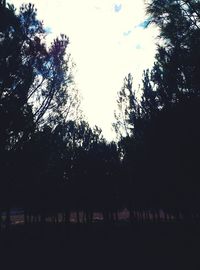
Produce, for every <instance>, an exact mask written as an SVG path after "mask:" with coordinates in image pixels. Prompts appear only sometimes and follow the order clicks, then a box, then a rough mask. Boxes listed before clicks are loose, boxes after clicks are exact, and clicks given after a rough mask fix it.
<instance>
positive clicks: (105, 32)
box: [9, 0, 157, 139]
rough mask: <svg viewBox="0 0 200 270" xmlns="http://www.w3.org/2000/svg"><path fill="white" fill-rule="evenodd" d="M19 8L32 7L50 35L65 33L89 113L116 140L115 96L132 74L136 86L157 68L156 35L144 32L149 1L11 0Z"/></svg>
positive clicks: (85, 109) (151, 29) (88, 115)
mask: <svg viewBox="0 0 200 270" xmlns="http://www.w3.org/2000/svg"><path fill="white" fill-rule="evenodd" d="M9 2H10V3H11V2H12V3H14V5H15V6H16V7H17V6H19V5H21V4H22V3H29V2H31V3H33V4H35V6H36V8H37V9H38V17H39V18H40V19H42V20H43V21H44V24H45V27H47V28H49V29H51V32H52V34H51V37H52V39H53V37H54V36H57V35H59V34H60V33H64V34H66V35H67V36H68V37H69V39H70V48H69V49H70V52H71V54H72V58H73V59H74V62H75V63H76V70H77V71H76V74H75V82H76V84H77V87H78V88H79V89H80V92H81V95H82V97H83V101H82V106H83V110H84V114H85V115H86V117H87V118H88V121H89V123H90V124H91V125H95V124H97V125H98V126H100V127H101V128H102V130H103V132H104V136H105V137H106V138H107V139H111V138H113V133H112V122H113V121H114V109H115V108H116V93H117V91H119V90H120V88H121V87H122V85H123V78H124V77H125V76H126V75H127V74H128V73H129V72H130V73H132V75H133V78H134V83H135V87H136V88H138V84H139V83H140V82H141V75H142V72H143V70H144V69H146V68H149V67H151V66H152V64H153V61H154V55H155V49H156V46H155V43H156V36H157V31H156V29H154V28H153V27H152V26H151V27H148V28H147V29H144V28H143V27H142V23H143V22H144V21H145V19H146V16H145V8H144V0H134V1H133V0H121V1H117V0H116V1H114V0H56V1H53V0H12V1H9Z"/></svg>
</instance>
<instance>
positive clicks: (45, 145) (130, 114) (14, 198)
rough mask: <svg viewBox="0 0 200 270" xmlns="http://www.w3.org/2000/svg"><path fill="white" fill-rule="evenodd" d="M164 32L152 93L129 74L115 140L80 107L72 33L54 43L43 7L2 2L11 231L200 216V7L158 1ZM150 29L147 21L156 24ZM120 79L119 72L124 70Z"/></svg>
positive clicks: (0, 218)
mask: <svg viewBox="0 0 200 270" xmlns="http://www.w3.org/2000/svg"><path fill="white" fill-rule="evenodd" d="M146 12H147V14H148V15H149V18H150V19H149V23H148V25H149V24H154V25H156V26H157V27H158V28H159V30H160V32H159V33H160V34H159V37H158V44H157V53H156V57H155V62H154V66H153V68H152V69H151V70H145V71H144V73H143V81H142V87H141V95H138V93H137V91H136V90H135V89H133V75H132V74H128V75H127V76H126V78H125V79H124V83H123V85H122V88H121V90H120V91H119V92H118V98H117V100H116V104H117V105H118V110H116V111H115V122H114V123H113V127H114V128H115V131H116V134H117V138H118V139H117V141H113V142H107V141H106V139H105V138H104V137H103V135H102V131H101V129H100V128H99V127H97V126H96V127H94V128H93V127H90V125H89V124H88V122H87V120H86V119H85V118H84V116H83V114H82V112H81V110H80V102H81V101H80V97H79V92H78V90H77V88H76V86H75V83H74V78H73V63H72V62H71V58H70V55H69V54H68V45H69V38H68V37H67V36H66V35H63V34H62V35H60V37H58V38H56V39H55V40H54V41H53V42H52V43H51V45H50V46H48V45H47V43H46V34H47V33H46V31H45V29H44V26H43V23H42V22H41V21H40V20H38V19H37V9H36V8H35V6H34V5H32V4H28V5H27V4H25V5H22V6H21V7H20V10H19V11H18V12H17V11H16V9H15V7H14V6H13V5H11V4H9V3H6V1H0V18H1V20H0V119H1V125H0V171H1V177H0V227H1V228H8V227H9V225H10V223H11V216H12V210H13V209H21V211H22V213H23V221H24V225H26V224H30V223H41V224H44V223H46V222H52V223H65V224H67V223H69V222H70V215H71V214H72V213H74V214H76V221H77V223H80V222H81V223H92V222H94V219H93V215H94V213H95V212H97V213H101V215H102V220H103V222H105V223H106V224H107V223H116V222H118V219H119V216H118V214H119V212H122V211H123V210H124V209H127V211H128V212H129V221H130V222H131V223H134V222H151V223H157V222H161V221H163V222H199V221H200V182H199V179H200V178H199V177H200V173H199V160H200V159H199V153H200V122H199V116H200V50H199V48H200V3H199V1H196V0H190V1H187V0H178V1H175V0H173V1H164V0H151V1H150V3H149V4H148V5H147V6H146ZM148 25H147V26H146V27H148ZM113 79H114V78H113Z"/></svg>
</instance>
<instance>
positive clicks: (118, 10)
mask: <svg viewBox="0 0 200 270" xmlns="http://www.w3.org/2000/svg"><path fill="white" fill-rule="evenodd" d="M121 9H122V4H119V5H117V4H115V5H114V10H115V12H120V11H121Z"/></svg>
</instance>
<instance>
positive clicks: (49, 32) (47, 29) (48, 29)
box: [45, 26, 52, 34]
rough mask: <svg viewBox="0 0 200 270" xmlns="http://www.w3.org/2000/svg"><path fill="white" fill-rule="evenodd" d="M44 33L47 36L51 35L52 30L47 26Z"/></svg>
mask: <svg viewBox="0 0 200 270" xmlns="http://www.w3.org/2000/svg"><path fill="white" fill-rule="evenodd" d="M45 31H46V33H47V34H51V33H52V29H51V27H49V26H47V27H45Z"/></svg>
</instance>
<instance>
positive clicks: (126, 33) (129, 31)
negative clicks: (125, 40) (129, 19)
mask: <svg viewBox="0 0 200 270" xmlns="http://www.w3.org/2000/svg"><path fill="white" fill-rule="evenodd" d="M131 33H132V31H131V30H128V31H127V32H124V33H123V36H125V37H127V36H129V35H130V34H131Z"/></svg>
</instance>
